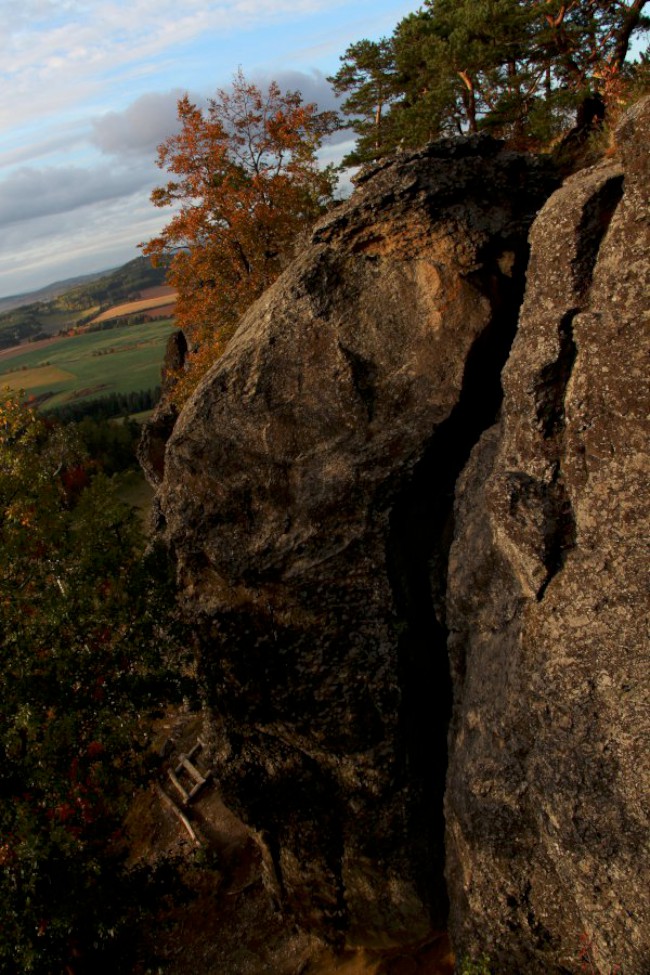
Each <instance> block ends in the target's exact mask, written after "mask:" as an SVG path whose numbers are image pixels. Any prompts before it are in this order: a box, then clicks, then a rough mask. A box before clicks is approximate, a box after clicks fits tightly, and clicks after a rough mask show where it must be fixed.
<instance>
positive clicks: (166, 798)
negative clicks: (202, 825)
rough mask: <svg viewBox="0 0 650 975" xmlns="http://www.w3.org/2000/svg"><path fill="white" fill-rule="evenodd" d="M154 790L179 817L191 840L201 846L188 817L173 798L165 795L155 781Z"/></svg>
mask: <svg viewBox="0 0 650 975" xmlns="http://www.w3.org/2000/svg"><path fill="white" fill-rule="evenodd" d="M156 790H157V792H158V795H159V796H160V798H161V799H162V801H163V802H164V803H165V805H166V806H167V807H168V808H169V809H171V811H172V812H173V813H174V815H175V816H176V817H177V818H178V819H180V821H181V823H182V824H183V826H184V827H185V829H186V830H187V832H188V833H189V835H190V837H191V838H192V840H193V841H194V842H195V843H196V844H197V846H201V845H202V844H201V840H200V839H199V838H198V836H197V835H196V833H195V832H194V830H193V829H192V824H191V823H190V821H189V819H188V818H187V816H186V815H185V813H184V812H183V810H182V809H180V808H179V807H178V806H177V804H176V803H175V802H174V800H173V799H172V797H171V796H169V795H167V793H166V792H165V790H164V789H161V787H160V786H159V785H158V783H156Z"/></svg>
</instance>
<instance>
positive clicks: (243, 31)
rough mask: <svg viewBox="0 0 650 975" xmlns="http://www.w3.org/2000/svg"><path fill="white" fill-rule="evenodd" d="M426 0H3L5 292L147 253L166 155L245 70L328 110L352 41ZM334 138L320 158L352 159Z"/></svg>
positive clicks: (0, 146)
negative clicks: (184, 116)
mask: <svg viewBox="0 0 650 975" xmlns="http://www.w3.org/2000/svg"><path fill="white" fill-rule="evenodd" d="M418 6H419V3H418V2H417V0H217V2H215V0H0V86H1V88H2V94H3V97H2V98H1V99H0V297H5V296H8V295H15V294H22V293H23V292H27V291H31V290H34V289H36V288H40V287H43V286H45V285H48V284H50V283H52V282H54V281H59V280H62V279H65V278H68V277H74V276H77V275H80V274H86V273H91V272H94V271H100V270H104V269H107V268H111V267H116V266H119V265H120V264H123V263H125V262H126V261H129V260H131V259H132V258H134V257H137V256H138V254H139V253H140V251H139V250H138V249H137V245H138V243H139V242H142V241H146V240H148V239H149V238H150V237H153V236H155V235H156V234H157V233H158V232H159V230H160V229H161V228H162V226H163V225H164V224H165V223H166V222H167V221H168V220H169V217H170V211H165V210H159V209H156V208H155V207H153V205H152V204H151V203H150V201H149V195H150V193H151V190H152V189H153V187H154V186H157V185H161V184H162V183H164V182H165V174H164V173H163V172H162V171H161V170H159V169H158V167H157V166H156V147H157V146H158V145H159V143H161V142H162V141H164V139H165V138H167V136H169V135H170V134H172V133H173V132H174V130H175V128H176V103H177V100H178V98H179V97H181V96H182V95H183V94H184V93H186V92H187V93H189V95H190V97H191V98H192V100H194V101H196V102H197V103H199V104H201V103H203V102H204V100H205V99H206V98H209V97H210V96H211V95H213V94H214V93H215V91H216V90H217V89H218V88H227V87H228V85H229V83H230V82H231V80H232V77H233V75H234V74H235V72H236V71H237V70H238V69H239V68H241V69H242V71H243V72H244V74H245V76H246V77H247V79H249V80H251V81H254V82H256V83H258V84H261V85H266V84H268V82H269V81H270V80H272V79H273V80H276V81H277V82H278V83H279V84H280V86H281V87H282V88H283V89H292V90H293V89H299V90H300V91H301V92H302V93H303V96H304V98H305V100H306V101H316V102H317V103H318V105H319V106H320V107H321V108H332V107H335V106H336V104H337V100H336V98H335V96H334V95H333V93H332V91H331V88H330V86H329V85H328V83H327V80H326V77H327V75H331V74H334V73H335V72H336V71H337V69H338V66H339V58H340V56H341V55H342V54H343V53H344V51H345V49H346V48H347V47H348V45H349V44H352V43H354V42H355V41H358V40H360V39H361V38H364V37H367V38H371V39H377V38H379V37H381V36H384V35H387V34H390V33H392V31H393V28H394V27H395V25H396V24H397V22H398V21H399V20H401V18H402V17H404V16H405V15H406V14H408V13H410V12H411V11H413V10H415V9H416V8H417V7H418ZM345 138H346V136H345V135H342V134H339V136H338V137H337V138H336V139H335V140H334V141H333V143H332V144H330V145H328V146H327V147H325V148H324V150H323V152H322V157H323V160H324V161H330V160H333V161H338V160H339V159H340V157H341V155H342V154H343V152H344V151H345V148H346V147H345V145H344V143H343V140H344V139H345Z"/></svg>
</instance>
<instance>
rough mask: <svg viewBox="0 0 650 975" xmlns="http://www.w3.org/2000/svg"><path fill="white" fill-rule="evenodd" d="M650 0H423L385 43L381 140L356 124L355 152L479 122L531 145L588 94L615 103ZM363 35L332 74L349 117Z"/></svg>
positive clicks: (552, 131) (372, 152) (358, 82)
mask: <svg viewBox="0 0 650 975" xmlns="http://www.w3.org/2000/svg"><path fill="white" fill-rule="evenodd" d="M647 2H648V0H425V2H424V5H423V7H422V8H421V9H419V10H418V11H417V12H416V13H413V14H410V15H409V16H408V17H406V18H404V20H402V21H401V22H400V23H399V24H398V25H397V27H396V28H395V31H394V32H393V35H392V37H391V38H390V39H388V40H387V41H385V42H382V43H383V49H382V52H383V58H382V71H383V78H384V81H385V82H386V81H388V79H390V83H391V97H392V102H391V107H390V110H389V112H388V113H387V114H385V115H384V116H382V119H381V125H382V140H381V144H380V145H378V146H377V145H373V139H372V134H370V133H369V132H368V131H366V130H360V129H357V131H359V135H360V139H359V142H358V144H357V149H356V154H357V156H359V157H360V158H362V159H366V158H376V157H377V156H378V155H381V154H384V153H385V152H386V151H388V150H390V149H394V148H395V147H396V146H417V145H421V144H422V143H424V142H426V141H428V140H429V139H433V138H437V137H439V136H440V135H444V134H448V133H452V134H462V133H471V132H476V131H478V130H479V129H487V130H489V131H491V132H493V133H494V134H495V135H498V136H501V137H505V138H507V139H510V140H511V141H512V142H514V143H516V144H519V145H520V146H523V147H531V146H532V147H535V146H540V145H544V144H547V143H548V142H549V141H550V140H552V139H553V137H554V136H555V135H556V134H557V133H558V132H560V131H562V130H563V129H566V128H567V124H568V125H570V124H571V123H570V121H569V119H570V113H571V110H572V109H575V108H576V107H578V106H579V105H580V104H581V102H583V100H584V99H586V98H587V97H588V96H591V95H593V94H595V93H597V94H598V95H599V96H600V97H601V98H602V99H603V101H604V102H605V104H606V105H607V106H608V108H610V109H611V108H615V107H616V105H617V103H618V102H619V101H620V99H621V97H622V96H624V94H625V89H626V87H627V86H629V84H630V82H633V78H632V77H631V76H632V71H631V69H630V65H629V64H628V63H626V58H627V55H628V52H629V48H630V41H631V39H632V37H633V35H634V34H635V33H637V32H639V31H642V30H647V29H648V26H649V25H650V20H649V18H647V17H645V16H644V15H643V10H644V8H645V7H646V5H647ZM368 43H369V42H363V41H362V42H359V43H357V44H355V45H352V47H350V48H349V49H348V51H347V52H346V54H345V55H344V57H343V58H342V59H341V60H342V67H341V69H340V70H339V72H338V74H337V75H336V76H335V78H334V79H333V81H334V84H335V87H336V90H337V92H338V93H339V94H345V95H347V99H346V101H345V102H344V103H343V106H342V108H343V112H344V113H345V114H349V115H351V116H352V119H353V124H356V120H355V119H354V111H353V108H354V104H355V99H356V98H357V97H358V96H359V95H360V94H361V93H362V91H363V85H364V83H365V78H364V74H363V71H362V69H363V67H364V65H363V64H362V62H361V60H360V54H361V53H363V52H364V51H365V49H366V48H365V45H367V44H368Z"/></svg>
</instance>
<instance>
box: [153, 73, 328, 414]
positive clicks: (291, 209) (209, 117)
mask: <svg viewBox="0 0 650 975" xmlns="http://www.w3.org/2000/svg"><path fill="white" fill-rule="evenodd" d="M178 117H179V121H180V123H181V129H180V132H179V133H178V134H177V135H173V136H171V137H170V138H169V139H167V141H166V142H164V143H163V144H162V145H161V146H159V149H158V165H159V167H160V168H161V169H166V170H167V172H168V173H169V174H170V175H171V179H170V181H169V182H168V183H167V184H166V185H165V186H161V187H158V188H157V189H155V190H154V191H153V193H152V196H151V199H152V202H153V203H154V204H155V206H158V207H168V206H169V207H174V208H175V213H174V216H173V217H172V219H171V220H170V222H169V223H168V224H167V226H166V227H165V228H164V230H163V231H162V233H161V234H160V235H159V236H158V237H155V238H153V240H150V241H149V242H148V243H147V244H145V245H144V248H143V249H144V253H145V254H148V255H150V256H151V257H152V259H153V261H154V263H159V262H161V261H162V260H163V259H166V258H168V257H169V255H170V254H171V255H172V257H171V265H170V271H169V275H168V280H169V283H170V284H171V285H172V286H173V287H174V288H175V289H176V290H177V292H178V298H177V304H176V322H177V324H178V325H179V326H180V327H181V328H182V329H183V330H184V332H185V334H186V336H187V338H188V343H189V346H190V356H189V360H188V366H187V367H186V371H185V373H184V375H183V376H182V377H180V382H179V383H178V384H177V386H176V388H175V397H176V398H177V399H183V398H185V397H186V396H187V395H188V393H189V391H190V390H191V389H192V388H193V387H194V386H195V385H196V382H197V381H198V379H199V378H200V376H201V375H202V374H203V372H205V369H206V368H207V367H208V366H209V365H210V364H211V363H212V362H213V361H214V360H215V359H216V358H218V356H219V355H220V354H221V353H222V351H223V348H224V345H225V343H226V341H227V340H228V338H229V337H230V335H231V334H232V331H233V330H234V327H235V325H236V323H237V321H238V319H239V318H240V316H241V314H242V312H243V311H245V309H246V308H247V307H248V306H249V305H250V304H251V303H252V302H253V301H254V300H255V299H256V298H257V297H258V296H259V295H260V294H261V293H262V292H263V291H264V290H265V289H266V288H267V287H268V286H269V285H270V284H271V283H272V282H273V281H274V280H275V278H276V277H277V276H278V275H279V274H280V272H281V271H282V269H283V267H284V266H285V265H286V263H287V261H288V259H289V258H290V256H291V254H292V250H293V248H294V245H295V241H296V238H297V236H298V234H300V232H301V231H303V230H305V229H306V228H308V227H309V226H310V225H311V224H312V222H313V221H314V219H315V218H316V217H317V216H318V214H319V213H320V212H321V211H322V210H323V208H324V206H325V205H326V204H327V202H328V201H330V200H331V197H332V191H333V186H334V176H333V173H332V170H331V169H326V170H319V168H318V165H317V159H316V151H317V149H318V148H319V146H320V144H321V141H322V139H323V138H324V137H325V136H326V135H327V134H329V133H331V132H332V131H333V130H334V129H335V128H336V115H335V113H333V112H319V111H318V109H317V106H316V105H314V104H307V105H303V103H302V99H301V97H300V94H299V93H298V92H284V93H283V92H282V91H281V90H280V88H279V87H278V85H277V84H276V83H275V82H272V83H271V85H270V86H269V88H268V90H267V91H266V92H263V91H262V90H261V89H259V88H258V87H257V86H255V85H253V84H249V83H248V82H247V81H246V79H245V78H244V76H243V74H242V73H241V71H240V72H239V73H238V74H237V75H235V77H234V79H233V85H232V89H231V90H230V91H224V90H220V91H218V92H217V97H216V98H214V99H212V100H211V101H210V102H209V105H208V108H207V110H205V111H203V110H202V109H200V108H198V107H197V106H196V105H194V104H192V102H190V100H189V98H188V97H187V96H185V97H184V98H182V99H181V100H180V101H179V103H178Z"/></svg>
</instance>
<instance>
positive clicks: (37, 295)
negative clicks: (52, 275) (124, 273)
mask: <svg viewBox="0 0 650 975" xmlns="http://www.w3.org/2000/svg"><path fill="white" fill-rule="evenodd" d="M118 270H119V268H114V267H111V268H107V269H106V270H104V271H96V272H95V273H94V274H79V275H77V276H76V277H74V278H65V280H64V281H55V282H54V283H53V284H48V285H46V286H45V287H44V288H39V289H38V291H25V292H23V293H22V294H19V295H8V296H7V297H6V298H0V314H1V313H2V312H6V311H13V310H14V309H15V308H22V307H23V306H24V305H34V304H37V303H41V302H44V301H45V302H47V301H52V299H54V298H58V297H59V295H62V294H65V292H66V291H70V290H71V289H72V288H76V287H78V286H79V285H82V284H88V283H89V282H90V281H97V280H98V279H99V278H104V277H106V276H107V275H109V274H113V273H114V272H115V271H118Z"/></svg>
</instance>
